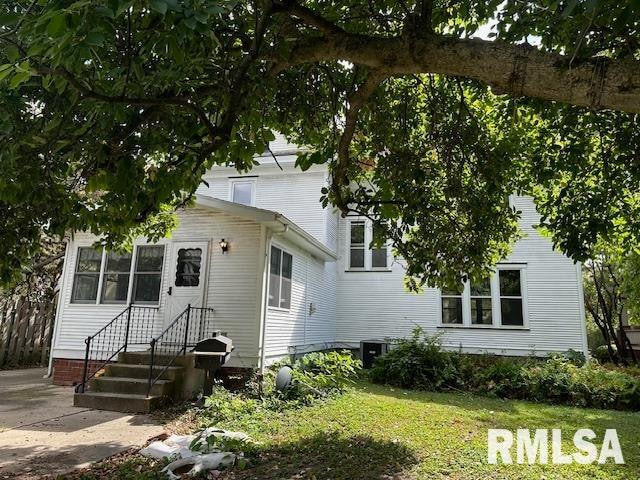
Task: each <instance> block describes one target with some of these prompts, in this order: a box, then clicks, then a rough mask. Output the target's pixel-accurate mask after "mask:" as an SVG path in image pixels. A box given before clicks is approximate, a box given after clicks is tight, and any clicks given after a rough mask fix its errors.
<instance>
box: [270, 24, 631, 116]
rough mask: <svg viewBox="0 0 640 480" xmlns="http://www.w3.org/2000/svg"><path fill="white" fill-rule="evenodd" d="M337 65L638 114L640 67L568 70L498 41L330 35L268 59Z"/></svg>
mask: <svg viewBox="0 0 640 480" xmlns="http://www.w3.org/2000/svg"><path fill="white" fill-rule="evenodd" d="M339 60H343V61H348V62H351V63H353V64H356V65H362V66H366V67H369V68H371V69H378V70H384V71H386V72H388V73H389V74H390V75H406V74H416V73H439V74H443V75H449V76H459V77H465V78H470V79H474V80H478V81H480V82H483V83H485V84H488V85H490V86H491V87H492V88H494V90H495V91H496V92H497V93H507V94H511V95H524V96H529V97H534V98H540V99H545V100H554V101H559V102H563V103H567V104H572V105H577V106H582V107H589V108H595V109H600V108H608V109H614V110H620V111H626V112H633V113H640V62H638V61H635V60H630V59H624V60H613V59H607V58H605V57H593V58H589V59H587V60H583V61H581V62H578V61H574V62H573V65H571V58H570V57H569V56H566V55H559V54H555V53H550V52H544V51H542V50H539V49H537V48H535V47H533V46H531V45H512V44H508V43H504V42H500V41H486V40H480V39H461V38H455V37H449V36H444V35H429V36H426V37H422V38H417V37H415V36H414V37H409V38H407V37H375V36H367V35H356V34H349V33H344V34H331V35H325V36H324V37H319V38H312V39H305V40H301V41H300V42H299V43H298V45H297V46H296V47H294V48H293V50H292V51H291V53H290V55H289V57H288V58H286V59H279V60H277V61H275V62H274V67H273V69H272V72H273V73H278V72H279V71H282V70H284V69H287V68H289V67H291V66H295V65H300V64H305V63H317V62H326V61H339Z"/></svg>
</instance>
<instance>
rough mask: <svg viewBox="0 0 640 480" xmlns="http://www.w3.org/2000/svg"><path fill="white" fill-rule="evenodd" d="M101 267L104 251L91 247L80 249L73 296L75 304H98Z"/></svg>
mask: <svg viewBox="0 0 640 480" xmlns="http://www.w3.org/2000/svg"><path fill="white" fill-rule="evenodd" d="M101 265H102V250H96V249H94V248H91V247H80V248H78V256H77V257H76V271H75V275H74V277H73V291H72V294H71V298H72V301H73V302H74V303H96V298H98V285H99V284H100V267H101Z"/></svg>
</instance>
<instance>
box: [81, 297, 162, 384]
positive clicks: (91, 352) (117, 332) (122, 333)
mask: <svg viewBox="0 0 640 480" xmlns="http://www.w3.org/2000/svg"><path fill="white" fill-rule="evenodd" d="M157 312H158V307H145V306H138V305H129V306H128V307H127V308H125V309H124V310H123V311H122V312H121V313H119V314H118V315H117V316H116V317H115V318H114V319H113V320H111V321H110V322H109V323H107V324H106V325H105V326H104V327H102V328H101V329H100V330H98V331H97V332H96V333H94V334H93V335H91V336H89V337H87V338H86V339H85V341H84V342H85V345H86V347H85V355H84V365H83V368H82V383H80V384H79V385H78V386H77V387H76V391H78V392H80V393H84V391H85V390H86V388H87V383H88V382H89V380H91V379H92V378H93V377H95V375H96V374H97V373H98V372H99V371H101V370H102V369H103V368H104V366H105V365H106V364H107V363H109V362H111V361H112V360H113V359H114V358H115V357H116V356H117V355H118V354H119V353H120V352H126V351H127V348H128V347H129V346H130V345H146V344H148V343H149V338H153V329H154V327H155V320H156V313H157Z"/></svg>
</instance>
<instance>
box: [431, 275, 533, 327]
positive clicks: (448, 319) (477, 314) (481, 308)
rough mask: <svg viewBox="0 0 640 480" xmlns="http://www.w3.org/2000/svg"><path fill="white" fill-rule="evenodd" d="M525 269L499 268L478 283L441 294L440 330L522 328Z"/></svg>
mask: <svg viewBox="0 0 640 480" xmlns="http://www.w3.org/2000/svg"><path fill="white" fill-rule="evenodd" d="M525 283H526V282H525V265H521V264H514V265H507V264H502V265H499V266H498V268H497V271H496V273H495V274H494V275H492V276H491V277H489V278H486V279H484V280H483V281H480V282H465V284H464V285H463V286H462V285H461V287H460V289H458V290H447V289H443V290H442V291H441V300H440V303H441V324H442V326H460V327H478V328H481V327H498V328H500V327H505V328H520V327H526V326H527V325H526V296H525V292H526V289H525Z"/></svg>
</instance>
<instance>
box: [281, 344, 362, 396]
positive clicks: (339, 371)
mask: <svg viewBox="0 0 640 480" xmlns="http://www.w3.org/2000/svg"><path fill="white" fill-rule="evenodd" d="M361 369H362V362H361V361H360V360H359V359H357V358H354V357H353V355H351V352H349V351H348V350H342V351H340V352H338V351H331V352H313V353H308V354H307V355H304V356H303V357H302V358H301V359H300V360H298V361H297V362H296V363H295V364H294V365H293V373H294V377H293V378H294V381H296V382H300V383H305V384H306V385H308V386H310V387H312V388H314V389H317V390H324V391H338V392H341V391H344V390H345V389H346V388H347V387H348V386H350V385H353V383H354V382H355V379H356V378H358V374H359V373H360V370H361Z"/></svg>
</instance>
